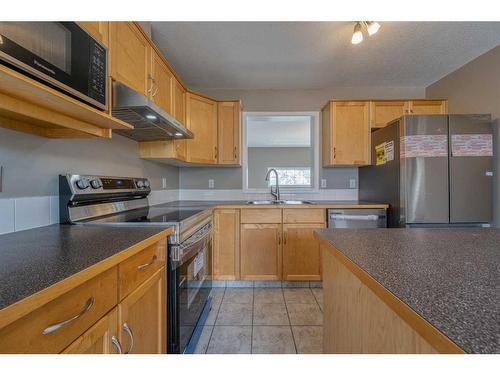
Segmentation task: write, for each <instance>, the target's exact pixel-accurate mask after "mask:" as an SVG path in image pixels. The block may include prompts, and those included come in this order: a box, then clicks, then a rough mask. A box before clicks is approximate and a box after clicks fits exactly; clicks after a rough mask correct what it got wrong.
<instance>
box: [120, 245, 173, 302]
mask: <svg viewBox="0 0 500 375" xmlns="http://www.w3.org/2000/svg"><path fill="white" fill-rule="evenodd" d="M165 253H166V241H165V240H162V241H160V242H158V243H156V244H154V245H152V246H150V247H148V248H146V249H145V250H143V251H141V252H140V253H138V254H136V255H134V256H133V257H130V258H129V259H127V260H125V261H123V262H122V263H120V264H119V265H118V279H119V289H118V290H119V295H120V301H121V300H122V299H123V298H124V297H126V296H127V295H128V294H129V293H130V292H132V291H133V290H134V289H135V288H137V287H138V286H139V285H141V284H142V283H143V282H144V281H146V280H147V279H149V278H150V277H151V276H153V274H154V273H155V272H156V271H158V270H159V269H160V268H161V267H162V266H163V265H164V264H165Z"/></svg>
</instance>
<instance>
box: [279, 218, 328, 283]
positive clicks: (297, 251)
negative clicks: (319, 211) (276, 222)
mask: <svg viewBox="0 0 500 375" xmlns="http://www.w3.org/2000/svg"><path fill="white" fill-rule="evenodd" d="M324 227H325V225H324V224H283V280H321V253H320V248H319V243H318V240H317V239H316V238H315V237H314V231H315V230H316V229H319V228H324Z"/></svg>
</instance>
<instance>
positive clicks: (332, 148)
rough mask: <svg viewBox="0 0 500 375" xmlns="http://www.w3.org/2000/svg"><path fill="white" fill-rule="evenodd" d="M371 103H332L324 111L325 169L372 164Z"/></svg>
mask: <svg viewBox="0 0 500 375" xmlns="http://www.w3.org/2000/svg"><path fill="white" fill-rule="evenodd" d="M369 107H370V104H369V102H368V101H330V102H329V103H327V105H326V106H325V107H324V108H323V110H322V137H323V150H322V152H323V166H335V165H342V166H343V165H353V166H362V165H368V164H370V155H369V145H370V119H369Z"/></svg>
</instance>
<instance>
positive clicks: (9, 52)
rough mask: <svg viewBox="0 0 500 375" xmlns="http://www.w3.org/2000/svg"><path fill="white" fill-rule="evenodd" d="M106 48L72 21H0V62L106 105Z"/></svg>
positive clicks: (75, 94)
mask: <svg viewBox="0 0 500 375" xmlns="http://www.w3.org/2000/svg"><path fill="white" fill-rule="evenodd" d="M107 61H108V51H107V49H106V47H105V46H104V45H103V44H101V43H100V42H99V41H97V40H95V39H94V38H93V37H92V36H90V35H89V33H88V32H86V31H85V30H84V29H83V28H81V27H80V26H78V25H77V24H76V23H75V22H0V62H2V63H5V64H6V65H9V66H11V67H13V68H14V69H16V70H19V71H22V72H23V73H26V74H28V75H29V76H31V77H33V78H35V79H37V80H39V81H42V82H44V83H46V84H48V85H50V86H52V87H54V88H56V89H58V90H60V91H63V92H65V93H67V94H69V95H71V96H73V97H75V98H77V99H80V100H82V101H85V102H86V103H88V104H91V105H93V106H95V107H97V108H100V109H103V110H106V109H107V108H108V92H107V91H108V72H107V70H108V65H107Z"/></svg>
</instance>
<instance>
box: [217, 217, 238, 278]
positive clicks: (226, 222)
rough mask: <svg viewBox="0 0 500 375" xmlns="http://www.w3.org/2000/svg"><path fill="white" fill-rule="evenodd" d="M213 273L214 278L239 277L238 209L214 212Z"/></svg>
mask: <svg viewBox="0 0 500 375" xmlns="http://www.w3.org/2000/svg"><path fill="white" fill-rule="evenodd" d="M213 246H214V249H213V265H214V266H213V275H214V279H215V280H237V279H239V278H240V210H238V209H220V210H215V212H214V241H213Z"/></svg>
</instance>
